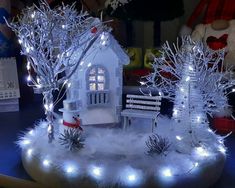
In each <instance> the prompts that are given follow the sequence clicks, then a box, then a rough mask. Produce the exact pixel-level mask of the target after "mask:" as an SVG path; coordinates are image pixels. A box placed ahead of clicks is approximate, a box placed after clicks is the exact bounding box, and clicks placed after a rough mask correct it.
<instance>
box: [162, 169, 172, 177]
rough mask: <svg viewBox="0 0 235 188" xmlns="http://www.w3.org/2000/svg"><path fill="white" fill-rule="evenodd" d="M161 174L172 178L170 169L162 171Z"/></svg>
mask: <svg viewBox="0 0 235 188" xmlns="http://www.w3.org/2000/svg"><path fill="white" fill-rule="evenodd" d="M161 173H162V175H163V176H164V177H172V171H171V169H170V168H164V169H162V171H161Z"/></svg>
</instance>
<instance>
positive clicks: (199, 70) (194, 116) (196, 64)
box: [141, 37, 235, 147]
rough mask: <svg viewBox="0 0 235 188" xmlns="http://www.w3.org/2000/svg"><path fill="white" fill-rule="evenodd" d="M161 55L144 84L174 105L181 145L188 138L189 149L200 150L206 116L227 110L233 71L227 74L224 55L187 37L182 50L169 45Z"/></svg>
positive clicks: (183, 41) (175, 128) (156, 59)
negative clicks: (198, 148) (197, 148)
mask: <svg viewBox="0 0 235 188" xmlns="http://www.w3.org/2000/svg"><path fill="white" fill-rule="evenodd" d="M161 54H162V55H161V57H156V58H155V62H154V63H153V65H152V67H153V72H152V73H151V74H149V75H147V76H145V77H143V81H142V82H141V83H142V84H143V85H145V86H146V87H147V88H149V91H151V90H152V89H157V90H158V91H159V92H160V94H162V95H163V97H165V98H167V99H170V100H171V101H173V102H174V108H173V119H174V120H175V125H174V128H173V129H174V131H175V133H176V135H177V136H176V138H177V140H178V141H180V142H181V143H182V142H183V141H182V138H185V141H186V140H187V141H189V143H188V144H189V145H190V146H192V147H194V146H195V147H196V146H200V145H201V143H202V142H203V140H202V139H204V138H199V137H198V136H197V135H198V134H197V133H199V132H203V131H204V132H205V130H209V129H208V127H209V122H208V119H207V114H209V115H213V113H214V112H218V111H221V110H226V109H227V108H228V101H227V96H226V95H227V94H228V93H229V92H231V87H232V86H233V85H234V84H235V82H234V80H233V79H231V73H230V71H229V70H224V66H223V59H224V51H217V52H215V51H211V50H209V49H208V48H206V47H205V46H203V44H202V43H200V42H199V43H195V42H194V41H192V40H191V38H190V37H185V38H182V44H181V46H180V47H179V45H178V43H177V44H176V45H173V47H171V46H170V45H169V44H168V43H167V42H166V43H165V44H164V45H163V47H162V53H161Z"/></svg>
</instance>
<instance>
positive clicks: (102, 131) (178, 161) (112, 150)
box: [19, 117, 224, 186]
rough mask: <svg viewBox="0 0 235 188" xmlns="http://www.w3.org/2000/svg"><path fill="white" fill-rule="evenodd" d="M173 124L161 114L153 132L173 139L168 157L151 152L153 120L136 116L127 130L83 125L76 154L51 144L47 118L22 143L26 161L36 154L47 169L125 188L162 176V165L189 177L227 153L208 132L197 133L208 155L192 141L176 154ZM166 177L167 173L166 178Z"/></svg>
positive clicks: (176, 173)
mask: <svg viewBox="0 0 235 188" xmlns="http://www.w3.org/2000/svg"><path fill="white" fill-rule="evenodd" d="M173 126H175V123H174V121H172V120H170V119H168V118H166V117H160V118H159V121H158V125H157V128H156V129H155V131H154V133H157V134H159V135H161V136H163V137H166V138H168V139H169V141H170V143H171V146H170V148H169V151H167V152H166V155H164V154H163V155H153V156H149V155H147V151H148V148H147V146H146V144H145V142H146V141H147V139H148V137H149V136H150V135H152V133H151V121H147V120H144V119H141V120H139V119H138V120H137V119H134V120H133V121H132V125H131V127H129V128H128V129H127V131H124V130H122V129H118V128H113V129H111V128H109V129H108V128H97V127H90V126H83V129H84V138H85V146H84V148H83V149H81V150H80V151H78V152H71V151H68V150H67V149H65V148H64V147H63V146H61V145H60V144H59V142H58V137H56V138H55V140H54V141H53V143H48V139H47V136H46V135H47V126H46V122H43V121H42V122H39V123H38V125H37V126H36V127H35V128H34V129H32V130H29V131H28V132H27V133H26V134H25V135H24V136H23V137H21V139H20V141H19V145H20V146H21V148H22V149H23V153H25V155H26V160H28V161H29V162H30V160H31V159H32V158H33V157H35V158H37V159H38V160H39V161H41V162H40V164H41V166H42V167H40V168H43V169H44V170H45V171H46V172H48V171H50V168H56V169H57V170H58V171H61V173H62V172H63V173H65V174H72V175H74V176H78V177H87V176H88V177H90V178H91V179H95V180H96V181H99V184H101V185H107V184H114V183H117V182H118V183H120V184H124V185H127V186H134V185H136V186H139V185H141V184H142V183H144V181H145V180H146V179H147V178H148V177H149V176H151V175H153V174H155V175H156V176H157V177H158V178H160V179H161V177H162V176H163V177H164V176H165V175H164V174H165V173H166V172H165V173H164V169H170V171H169V170H168V171H167V174H168V175H169V174H171V177H185V176H190V174H193V173H194V170H195V169H198V168H200V166H201V165H204V164H205V163H209V164H211V163H213V161H216V160H217V158H218V157H219V156H221V154H222V155H223V156H224V150H223V149H221V147H222V148H223V144H221V143H220V142H219V141H221V138H220V137H219V136H217V135H215V134H214V133H213V132H209V131H207V130H201V131H202V132H197V133H196V134H197V136H198V137H200V138H203V140H204V142H205V143H207V144H205V148H206V150H208V155H205V156H203V155H198V154H197V152H198V151H197V148H196V147H193V146H190V144H189V146H188V147H190V149H191V153H188V154H183V153H179V152H177V145H175V139H176V135H174V132H173V131H172V127H173ZM56 127H57V126H56ZM55 132H56V131H55ZM182 139H187V138H182ZM189 140H190V139H189ZM25 142H26V143H27V144H25ZM218 146H220V147H218ZM199 150H200V149H199ZM222 151H223V152H222ZM209 161H210V162H209ZM195 164H196V165H195ZM65 178H66V177H65ZM165 178H167V176H166V177H164V178H163V179H165ZM169 178H170V177H169ZM162 181H163V180H162ZM164 181H165V180H164Z"/></svg>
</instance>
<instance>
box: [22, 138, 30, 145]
mask: <svg viewBox="0 0 235 188" xmlns="http://www.w3.org/2000/svg"><path fill="white" fill-rule="evenodd" d="M30 143H31V141H30V140H28V139H25V140H23V141H22V144H23V145H29V144H30Z"/></svg>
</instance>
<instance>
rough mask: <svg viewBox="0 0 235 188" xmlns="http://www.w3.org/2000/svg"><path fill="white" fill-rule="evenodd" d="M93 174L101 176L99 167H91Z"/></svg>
mask: <svg viewBox="0 0 235 188" xmlns="http://www.w3.org/2000/svg"><path fill="white" fill-rule="evenodd" d="M93 174H94V175H95V176H101V169H100V168H98V167H95V168H94V169H93Z"/></svg>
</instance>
